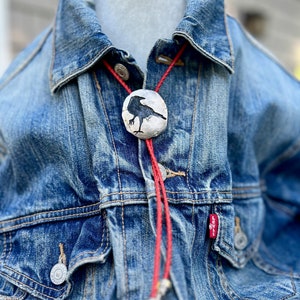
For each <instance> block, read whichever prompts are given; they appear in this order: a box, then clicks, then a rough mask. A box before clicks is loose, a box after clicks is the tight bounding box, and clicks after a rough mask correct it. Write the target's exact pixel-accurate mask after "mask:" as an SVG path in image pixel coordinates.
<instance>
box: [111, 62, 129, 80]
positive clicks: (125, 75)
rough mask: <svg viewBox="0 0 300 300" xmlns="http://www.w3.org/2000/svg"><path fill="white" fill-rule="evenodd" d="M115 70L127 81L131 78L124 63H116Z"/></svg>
mask: <svg viewBox="0 0 300 300" xmlns="http://www.w3.org/2000/svg"><path fill="white" fill-rule="evenodd" d="M114 70H115V72H116V73H117V74H118V75H119V76H120V78H121V79H122V80H124V81H127V80H128V79H129V72H128V69H127V68H126V67H125V66H124V65H122V64H119V63H118V64H116V65H115V67H114Z"/></svg>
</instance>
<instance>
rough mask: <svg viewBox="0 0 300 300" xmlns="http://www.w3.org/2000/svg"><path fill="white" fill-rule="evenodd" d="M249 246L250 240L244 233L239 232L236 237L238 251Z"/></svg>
mask: <svg viewBox="0 0 300 300" xmlns="http://www.w3.org/2000/svg"><path fill="white" fill-rule="evenodd" d="M247 244H248V238H247V236H246V234H245V233H244V232H242V231H240V232H237V233H236V234H235V236H234V247H235V248H236V249H238V250H243V249H245V248H246V246H247Z"/></svg>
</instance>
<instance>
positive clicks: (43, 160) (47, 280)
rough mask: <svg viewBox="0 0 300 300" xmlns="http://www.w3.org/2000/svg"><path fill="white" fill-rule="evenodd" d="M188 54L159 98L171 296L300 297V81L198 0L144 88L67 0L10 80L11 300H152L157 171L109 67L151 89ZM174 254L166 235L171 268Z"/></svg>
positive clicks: (0, 237) (5, 105) (85, 11)
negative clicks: (165, 117)
mask: <svg viewBox="0 0 300 300" xmlns="http://www.w3.org/2000/svg"><path fill="white" fill-rule="evenodd" d="M186 42H187V43H188V46H187V48H186V50H185V52H184V53H183V55H182V56H181V58H180V64H177V65H176V66H175V67H174V68H173V70H172V71H171V72H170V74H169V76H168V77H167V78H166V80H165V82H164V83H163V85H162V87H161V89H160V92H159V93H160V95H161V96H162V97H163V98H164V100H165V102H166V105H167V107H168V114H169V121H168V126H167V129H166V131H165V132H163V133H162V134H161V135H159V136H158V137H156V138H154V139H153V144H154V149H155V154H156V157H157V160H158V162H159V163H160V164H161V165H162V166H163V168H164V170H165V171H166V174H167V178H166V179H165V181H164V184H165V187H166V191H167V196H168V201H169V205H170V211H171V220H172V228H173V229H172V236H173V254H172V268H171V282H172V288H171V290H170V291H169V292H168V294H167V295H166V297H165V299H182V300H183V299H204V300H213V299H228V300H229V299H260V300H267V299H268V300H269V299H272V300H279V299H299V298H300V259H299V258H300V236H299V233H300V218H299V216H300V86H299V82H297V81H296V80H295V79H294V78H293V77H292V76H290V75H289V74H288V73H287V72H286V71H285V70H284V69H283V68H282V67H281V66H280V65H279V64H278V63H277V62H276V60H274V58H272V56H271V55H269V54H268V53H267V52H266V51H265V50H263V49H262V48H261V47H260V46H259V45H258V44H257V43H256V42H255V41H254V40H253V39H252V38H251V37H249V36H248V35H247V34H246V33H245V32H244V31H243V30H242V29H241V26H240V25H239V24H238V23H237V22H236V21H235V20H234V19H233V18H231V17H229V16H225V14H224V4H223V1H222V0H215V1H212V0H211V1H204V0H201V1H194V0H188V1H187V7H186V12H185V16H184V18H183V19H182V21H181V22H180V23H179V24H178V27H177V28H176V30H175V32H174V34H173V38H172V39H170V40H169V39H164V40H158V41H157V43H156V44H155V45H154V47H153V49H152V51H151V53H150V54H149V59H148V71H147V74H146V75H145V74H143V73H142V71H141V70H140V68H139V67H138V66H137V65H136V63H135V60H134V58H133V57H132V56H131V55H130V53H127V52H126V51H123V50H120V49H116V48H115V47H114V46H113V45H112V44H111V42H110V41H109V39H108V37H107V36H106V35H105V34H104V33H103V32H102V31H101V26H100V24H99V21H98V19H97V17H96V13H95V10H94V8H93V6H92V4H91V3H90V2H85V1H83V0H61V1H60V3H59V7H58V11H57V16H56V20H55V23H54V25H53V26H52V27H51V28H50V29H48V30H46V31H45V32H43V33H42V34H41V35H40V36H39V37H37V39H36V40H35V41H33V42H32V43H31V45H29V46H28V47H27V48H26V49H25V50H24V51H22V53H20V55H19V56H18V57H17V58H16V59H15V60H14V62H13V63H12V65H11V66H10V67H9V69H8V70H7V72H6V73H5V74H4V76H3V77H2V79H1V81H0V299H13V300H17V299H26V300H32V299H45V300H50V299H51V300H52V299H65V298H69V299H147V298H148V297H149V293H150V287H151V280H152V271H153V252H154V244H155V235H156V233H155V224H156V205H155V202H156V199H155V188H154V183H153V175H152V171H151V162H150V158H149V155H148V152H147V149H146V146H145V142H144V141H143V140H139V139H137V138H136V137H135V136H134V135H132V134H130V133H128V132H127V131H126V129H125V127H124V125H123V122H122V118H121V114H122V104H123V100H124V99H125V98H126V97H127V92H126V91H125V90H124V88H123V87H122V86H121V85H120V84H119V82H117V81H116V80H115V78H114V77H113V76H112V74H111V73H110V72H109V71H108V70H107V69H106V68H105V67H104V65H103V59H104V58H105V60H106V61H107V62H108V63H109V64H110V65H111V66H113V67H114V66H116V65H117V64H121V65H122V66H123V67H125V70H126V71H127V72H128V74H129V78H128V80H127V81H126V83H127V85H128V86H130V88H131V89H132V90H136V89H140V88H145V89H150V90H153V89H154V88H155V86H156V84H157V82H158V81H159V80H160V78H161V76H162V74H163V73H164V72H165V70H166V68H167V67H168V66H167V65H168V62H169V59H166V57H167V58H170V59H172V58H173V57H174V56H175V55H176V53H177V52H178V51H179V49H180V47H181V45H182V44H183V43H186ZM211 214H214V215H215V216H217V219H218V226H217V228H216V231H217V234H216V236H215V237H214V238H210V237H209V230H210V226H209V216H210V215H211ZM163 234H164V235H165V231H164V232H163ZM165 246H166V245H165V236H164V238H163V243H162V249H161V251H162V255H163V256H162V257H163V258H164V256H165ZM56 264H63V265H64V266H65V267H66V268H65V270H63V269H62V270H60V273H59V272H58V277H59V276H61V278H62V280H61V281H59V282H56V281H55V278H53V277H52V276H51V270H52V268H53V266H55V265H56Z"/></svg>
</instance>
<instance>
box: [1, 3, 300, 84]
mask: <svg viewBox="0 0 300 300" xmlns="http://www.w3.org/2000/svg"><path fill="white" fill-rule="evenodd" d="M57 3H58V0H43V1H36V0H0V75H1V74H2V73H3V72H4V70H5V69H6V68H7V66H8V65H9V63H10V62H11V60H12V59H13V58H14V57H15V56H16V55H17V54H18V53H19V52H20V51H21V50H22V49H23V48H24V47H25V46H26V45H27V44H28V43H30V41H32V39H33V38H34V37H35V36H36V35H37V34H39V33H40V32H41V31H42V30H43V29H44V28H46V27H47V26H48V25H49V24H51V22H53V18H54V15H55V11H56V6H57ZM225 4H226V9H227V12H228V13H229V14H230V15H232V16H234V17H236V18H237V19H238V20H239V21H240V23H241V24H243V26H244V27H245V28H246V29H247V30H248V31H249V32H250V33H251V34H252V35H253V36H254V37H255V38H256V39H257V40H259V41H260V42H261V43H262V44H263V45H264V46H265V47H266V48H267V49H269V51H270V52H271V53H273V54H274V56H276V57H277V59H278V60H279V61H280V62H281V64H282V65H283V66H284V67H285V68H286V69H287V70H288V72H290V73H291V74H293V75H294V76H296V77H297V78H298V79H300V0H225Z"/></svg>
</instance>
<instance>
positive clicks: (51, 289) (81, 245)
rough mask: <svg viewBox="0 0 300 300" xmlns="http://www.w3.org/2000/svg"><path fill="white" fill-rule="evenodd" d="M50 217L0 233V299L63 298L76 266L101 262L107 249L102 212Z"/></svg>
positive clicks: (107, 252) (107, 243) (68, 291)
mask: <svg viewBox="0 0 300 300" xmlns="http://www.w3.org/2000/svg"><path fill="white" fill-rule="evenodd" d="M53 219H54V220H55V218H53ZM54 220H48V222H45V223H42V224H40V225H36V226H27V227H26V226H24V227H23V228H21V229H18V230H15V231H11V232H5V233H3V234H2V235H1V236H0V241H1V245H0V250H2V255H1V260H0V299H2V298H1V297H4V298H5V299H14V300H16V299H26V298H27V296H29V295H31V296H34V297H37V298H40V299H63V298H65V297H66V296H67V295H68V294H69V293H70V291H71V280H70V278H71V276H72V274H73V273H74V272H75V270H77V268H78V267H80V266H81V265H84V264H87V263H89V262H98V263H100V264H101V263H102V264H104V263H105V261H106V259H107V256H108V254H109V252H110V249H111V248H110V242H109V234H108V229H107V226H106V216H105V214H104V213H102V214H99V215H95V216H90V217H88V218H78V219H71V220H70V219H69V220H64V221H59V222H56V221H54ZM29 298H30V297H29ZM30 299H31V298H30Z"/></svg>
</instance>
